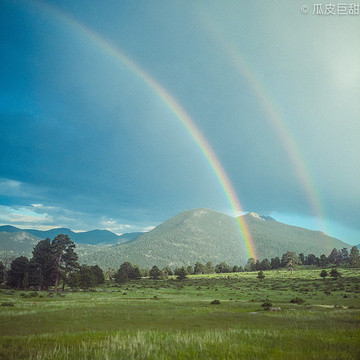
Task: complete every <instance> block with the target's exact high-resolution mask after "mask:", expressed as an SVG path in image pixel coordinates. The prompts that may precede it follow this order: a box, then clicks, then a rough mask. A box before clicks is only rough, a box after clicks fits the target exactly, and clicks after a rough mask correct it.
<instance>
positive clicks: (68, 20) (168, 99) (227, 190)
mask: <svg viewBox="0 0 360 360" xmlns="http://www.w3.org/2000/svg"><path fill="white" fill-rule="evenodd" d="M31 3H32V4H33V5H35V6H36V7H37V8H39V9H40V10H42V11H44V12H45V13H46V14H50V15H53V17H54V18H56V19H58V20H60V21H61V22H62V23H63V24H66V25H67V26H68V27H69V28H70V29H72V30H74V32H75V33H76V34H77V35H78V36H82V37H83V38H84V40H87V41H89V42H90V43H91V44H93V45H94V46H96V47H97V48H98V49H101V50H102V51H103V52H104V53H105V54H107V55H108V56H111V57H112V58H114V59H116V60H117V61H119V62H121V64H123V65H125V66H126V67H127V68H128V69H129V70H131V71H132V72H133V73H134V74H136V76H138V77H139V78H141V79H142V80H143V81H144V82H145V83H146V84H147V85H148V86H149V87H150V88H151V89H152V90H153V91H154V92H155V93H156V94H157V95H158V96H159V97H160V98H161V99H162V101H163V102H164V103H165V104H166V105H167V106H168V107H169V108H170V110H171V111H172V112H173V114H174V115H175V116H176V117H177V118H178V119H179V120H180V121H181V123H182V124H183V125H184V126H185V128H186V129H187V131H188V132H189V134H190V135H191V136H192V138H193V139H194V141H195V143H196V144H197V146H198V147H199V148H200V150H201V152H202V153H203V155H204V156H205V158H206V160H207V162H208V164H209V165H210V167H211V168H212V170H213V172H214V174H215V176H216V178H217V180H218V182H219V184H220V186H221V188H222V191H223V192H224V194H225V196H226V198H227V201H228V202H229V204H230V206H231V208H232V210H233V212H234V214H235V216H236V220H237V223H238V226H239V229H240V232H241V235H242V238H243V239H244V244H245V248H246V252H247V256H248V257H252V258H254V259H256V258H257V254H256V250H255V247H254V244H253V240H252V237H251V234H250V231H249V228H248V226H247V224H246V221H245V219H244V217H243V216H238V215H239V213H243V209H242V207H241V205H240V201H239V199H238V197H237V195H236V192H235V190H234V188H233V186H232V184H231V182H230V179H229V177H228V176H227V174H226V172H225V170H224V168H223V166H222V165H221V163H220V161H219V159H218V158H217V156H216V154H215V153H214V151H213V149H212V148H211V146H210V144H209V143H208V141H207V140H206V138H205V137H204V136H203V135H202V133H201V132H200V130H199V128H198V127H197V126H196V125H195V123H194V121H193V120H192V119H191V117H190V116H189V115H188V114H187V113H186V111H185V110H184V109H183V108H182V107H181V106H180V104H179V103H178V102H177V101H176V100H175V99H174V97H173V96H171V95H170V93H169V92H168V91H167V90H166V89H165V88H164V87H163V86H162V85H160V84H159V83H158V82H157V81H156V80H155V79H154V78H153V77H151V76H150V75H149V74H148V73H147V72H146V71H145V70H143V69H142V68H141V67H140V66H139V65H137V64H136V63H135V62H134V61H133V60H132V59H130V58H129V57H128V56H126V55H125V54H124V53H123V52H122V51H120V50H119V48H118V47H116V46H115V45H114V44H112V43H111V42H110V41H108V40H106V39H105V38H103V37H102V36H100V35H99V34H98V33H96V32H95V31H93V30H92V29H90V28H88V27H87V26H85V25H84V24H81V23H80V22H78V21H76V20H75V19H73V18H72V17H71V16H70V15H68V14H66V13H64V12H63V11H61V10H60V9H58V8H55V7H54V6H52V5H49V4H45V3H42V2H39V1H35V0H32V1H31Z"/></svg>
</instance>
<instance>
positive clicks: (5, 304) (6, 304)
mask: <svg viewBox="0 0 360 360" xmlns="http://www.w3.org/2000/svg"><path fill="white" fill-rule="evenodd" d="M1 306H15V305H14V303H10V302H3V303H1Z"/></svg>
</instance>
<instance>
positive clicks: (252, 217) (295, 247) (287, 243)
mask: <svg viewBox="0 0 360 360" xmlns="http://www.w3.org/2000/svg"><path fill="white" fill-rule="evenodd" d="M244 217H245V220H246V223H247V225H248V227H249V230H250V233H251V236H252V238H253V240H254V243H255V247H256V249H257V256H258V257H259V258H260V259H264V258H268V259H269V260H270V258H272V257H275V256H279V257H280V256H281V255H282V254H284V253H285V252H286V251H295V252H296V253H298V254H299V253H304V255H308V254H314V255H316V256H320V255H321V254H325V255H326V256H328V255H329V254H330V252H331V250H332V249H333V248H337V249H342V248H344V247H346V248H349V249H350V248H351V246H350V245H349V244H346V243H345V242H343V241H341V240H338V239H336V238H333V237H330V236H328V235H326V234H324V233H323V232H321V231H313V230H308V229H304V228H301V227H297V226H291V225H286V224H283V223H280V222H278V221H266V220H264V219H263V218H262V217H261V216H259V215H257V214H254V213H249V214H246V215H244Z"/></svg>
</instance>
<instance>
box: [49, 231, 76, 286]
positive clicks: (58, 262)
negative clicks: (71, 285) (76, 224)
mask: <svg viewBox="0 0 360 360" xmlns="http://www.w3.org/2000/svg"><path fill="white" fill-rule="evenodd" d="M51 245H52V249H53V254H54V258H55V271H54V274H55V285H54V291H55V292H56V291H57V290H58V286H59V282H60V280H61V279H63V281H64V285H65V283H66V280H67V277H68V275H69V274H70V273H71V272H73V271H76V269H77V268H78V263H77V260H78V256H77V254H76V252H75V244H74V242H73V241H71V240H70V238H69V236H68V235H64V234H59V235H58V236H56V237H55V238H54V239H53V241H52V242H51ZM63 287H64V286H63Z"/></svg>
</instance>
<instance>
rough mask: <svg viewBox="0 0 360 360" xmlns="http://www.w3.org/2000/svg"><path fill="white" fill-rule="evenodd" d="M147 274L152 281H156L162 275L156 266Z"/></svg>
mask: <svg viewBox="0 0 360 360" xmlns="http://www.w3.org/2000/svg"><path fill="white" fill-rule="evenodd" d="M149 274H150V278H151V279H153V280H154V281H157V280H158V279H159V278H160V277H161V275H162V273H161V271H160V270H159V268H158V267H157V266H156V265H154V266H153V267H152V268H151V270H150V273H149Z"/></svg>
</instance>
